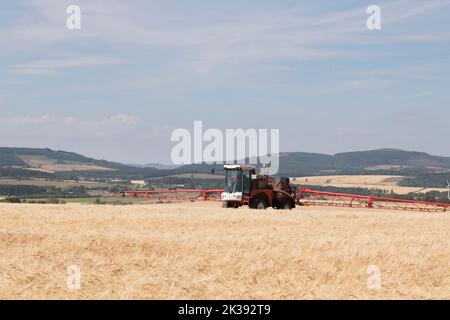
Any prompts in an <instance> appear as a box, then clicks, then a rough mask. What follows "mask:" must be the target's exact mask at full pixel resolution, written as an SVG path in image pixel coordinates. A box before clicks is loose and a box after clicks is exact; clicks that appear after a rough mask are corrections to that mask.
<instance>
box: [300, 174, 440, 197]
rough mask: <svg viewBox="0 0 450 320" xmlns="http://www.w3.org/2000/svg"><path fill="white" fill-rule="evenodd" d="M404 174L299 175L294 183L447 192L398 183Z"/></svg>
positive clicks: (402, 191) (407, 191)
mask: <svg viewBox="0 0 450 320" xmlns="http://www.w3.org/2000/svg"><path fill="white" fill-rule="evenodd" d="M405 178H406V177H403V176H389V175H338V176H313V177H297V178H295V180H294V179H293V180H292V183H294V184H299V185H303V186H308V185H310V186H314V185H316V186H324V187H326V186H331V187H340V188H368V189H381V190H386V191H387V192H390V191H391V190H392V191H393V192H394V193H397V194H408V193H410V192H421V193H424V192H429V191H439V192H446V191H447V189H445V188H425V189H423V188H421V187H419V186H418V187H403V186H399V185H398V183H399V182H400V181H402V180H403V179H405Z"/></svg>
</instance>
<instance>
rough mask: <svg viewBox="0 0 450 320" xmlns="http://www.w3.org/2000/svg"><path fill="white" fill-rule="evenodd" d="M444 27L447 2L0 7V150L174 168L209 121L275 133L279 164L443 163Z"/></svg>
mask: <svg viewBox="0 0 450 320" xmlns="http://www.w3.org/2000/svg"><path fill="white" fill-rule="evenodd" d="M70 4H77V5H79V6H80V8H81V10H82V27H81V30H76V31H71V30H68V29H67V28H66V19H67V17H68V15H67V14H66V8H67V6H68V5H70ZM371 4H375V5H378V6H380V8H381V19H382V29H381V30H375V31H370V30H368V29H367V27H366V19H367V17H368V15H367V14H366V8H367V7H368V6H369V5H371ZM449 16H450V0H433V1H423V0H422V1H406V0H400V1H395V0H394V1H374V0H372V1H345V0H344V1H251V0H250V1H234V0H229V1H195V0H194V1H111V0H108V1H97V0H76V1H74V0H71V1H64V0H47V1H38V0H33V1H8V2H7V1H2V2H1V3H0V48H1V50H0V57H1V60H0V110H1V118H0V145H2V146H27V147H51V148H55V149H63V150H70V151H75V152H80V153H83V154H86V155H90V156H94V157H98V158H106V159H110V160H116V161H122V162H136V163H146V162H164V163H168V162H169V161H170V149H171V148H172V146H173V143H171V142H170V134H171V132H172V131H173V130H174V129H176V128H188V129H192V127H193V121H194V120H203V122H204V126H205V127H207V128H211V127H214V128H220V129H225V128H267V129H271V128H279V129H280V137H281V149H282V150H283V151H308V152H323V153H336V152H342V151H352V150H367V149H373V148H384V147H392V148H401V149H407V150H418V151H426V152H430V153H434V154H439V155H445V156H450V149H449V148H448V147H447V139H448V138H450V120H449V119H450V90H449V88H450V20H449V19H448V17H449Z"/></svg>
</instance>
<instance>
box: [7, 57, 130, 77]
mask: <svg viewBox="0 0 450 320" xmlns="http://www.w3.org/2000/svg"><path fill="white" fill-rule="evenodd" d="M122 63H123V61H121V60H118V59H113V58H108V57H97V56H86V57H70V58H63V59H47V60H36V61H32V62H29V63H25V64H19V65H14V66H12V67H11V70H12V72H13V73H14V74H22V75H54V74H57V73H59V72H61V71H62V70H64V69H70V68H84V67H92V66H105V65H117V64H122Z"/></svg>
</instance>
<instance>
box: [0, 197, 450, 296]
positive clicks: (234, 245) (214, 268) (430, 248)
mask: <svg viewBox="0 0 450 320" xmlns="http://www.w3.org/2000/svg"><path fill="white" fill-rule="evenodd" d="M449 244H450V215H449V214H448V213H447V214H445V213H440V214H438V213H433V214H430V213H428V214H422V213H412V212H395V211H392V212H391V211H379V210H375V209H373V210H367V209H348V208H315V207H307V208H306V207H298V208H296V209H294V210H292V211H276V210H272V209H269V210H266V211H262V210H257V211H255V210H249V209H243V208H241V209H222V208H220V204H218V203H202V202H196V203H188V204H153V205H133V206H109V205H83V204H67V205H31V204H0V298H1V299H21V298H30V299H43V298H50V299H91V298H101V299H103V298H105V299H200V298H202V299H218V298H223V299H247V298H248V299H327V298H336V299H361V298H369V299H372V298H376V299H378V298H388V299H391V298H399V299H406V298H413V299H429V298H433V299H442V298H447V299H449V298H450V265H449V263H450V245H449ZM73 266H76V267H77V268H79V271H80V273H79V278H78V279H79V280H80V282H79V284H80V287H79V289H77V287H73V286H72V287H71V286H70V285H69V284H70V283H69V284H68V279H69V277H70V276H71V275H72V273H71V272H73ZM369 266H376V268H378V269H379V274H378V273H377V275H378V276H379V277H378V278H377V279H378V280H379V284H380V288H379V289H376V288H374V287H373V286H370V285H369V286H368V280H370V278H371V277H372V276H373V273H369V274H368V268H369V271H370V272H372V271H373V269H370V268H373V267H369ZM372 280H373V279H372ZM372 280H370V281H372ZM370 281H369V284H370V283H372V282H370Z"/></svg>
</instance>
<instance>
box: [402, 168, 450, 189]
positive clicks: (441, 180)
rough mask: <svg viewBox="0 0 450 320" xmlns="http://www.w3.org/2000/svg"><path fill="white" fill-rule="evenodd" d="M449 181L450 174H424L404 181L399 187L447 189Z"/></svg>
mask: <svg viewBox="0 0 450 320" xmlns="http://www.w3.org/2000/svg"><path fill="white" fill-rule="evenodd" d="M447 181H450V172H448V173H422V174H417V175H416V176H415V177H411V178H407V179H403V180H402V181H400V182H399V185H401V186H404V187H416V186H422V187H427V188H446V187H447Z"/></svg>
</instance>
